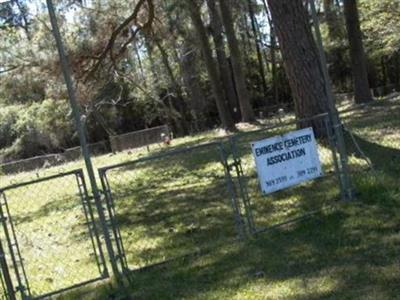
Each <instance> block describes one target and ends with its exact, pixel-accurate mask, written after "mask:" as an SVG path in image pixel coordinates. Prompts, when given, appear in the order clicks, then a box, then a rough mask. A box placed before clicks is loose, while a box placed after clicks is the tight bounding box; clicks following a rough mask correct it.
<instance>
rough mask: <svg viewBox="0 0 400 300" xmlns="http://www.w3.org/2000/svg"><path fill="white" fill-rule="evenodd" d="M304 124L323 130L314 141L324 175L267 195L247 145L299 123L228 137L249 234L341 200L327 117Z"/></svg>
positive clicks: (336, 164) (332, 139) (290, 128)
mask: <svg viewBox="0 0 400 300" xmlns="http://www.w3.org/2000/svg"><path fill="white" fill-rule="evenodd" d="M304 121H313V122H314V123H317V124H320V126H321V128H322V132H323V133H322V135H323V136H324V138H321V139H317V142H318V154H319V158H320V161H321V166H322V169H323V173H324V175H323V176H322V177H320V178H318V179H314V180H312V181H308V182H305V183H302V184H300V185H298V186H294V187H291V188H289V189H285V190H281V191H278V192H274V193H272V194H269V195H268V196H265V195H263V194H262V193H261V189H260V186H259V181H258V176H257V172H256V167H255V162H254V158H253V155H252V149H251V145H250V144H251V142H255V141H257V140H262V139H265V138H268V137H272V136H277V135H282V134H285V133H287V132H290V131H293V130H296V125H297V123H298V122H299V121H297V122H296V121H294V122H290V123H286V124H280V125H277V126H273V127H270V128H264V129H260V130H256V131H251V132H244V133H239V134H237V135H234V136H232V137H231V138H230V144H231V151H232V155H233V167H234V169H235V173H236V175H237V176H236V177H235V186H236V189H237V190H238V191H239V194H240V198H241V201H240V203H241V207H240V209H241V212H242V214H243V218H244V219H245V220H246V223H247V226H246V228H247V231H248V232H249V233H250V234H254V233H258V232H261V231H265V230H268V229H271V228H274V227H277V226H282V225H286V224H289V223H292V222H295V221H298V220H300V219H303V218H305V217H308V216H310V215H313V214H315V213H318V212H321V211H323V210H324V209H327V208H330V207H332V205H334V204H335V203H337V201H336V200H339V199H340V197H341V193H342V191H343V188H342V187H341V180H340V176H341V175H342V174H341V169H340V163H339V162H340V160H339V156H338V153H337V152H336V146H335V137H334V135H333V133H332V126H331V123H330V119H329V116H328V114H322V115H319V116H315V117H313V118H310V119H307V120H301V122H304Z"/></svg>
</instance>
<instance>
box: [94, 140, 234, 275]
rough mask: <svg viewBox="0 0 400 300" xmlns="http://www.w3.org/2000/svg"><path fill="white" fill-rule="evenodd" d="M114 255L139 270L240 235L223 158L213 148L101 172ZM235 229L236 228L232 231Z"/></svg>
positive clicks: (215, 145)
mask: <svg viewBox="0 0 400 300" xmlns="http://www.w3.org/2000/svg"><path fill="white" fill-rule="evenodd" d="M100 177H101V180H102V184H103V190H104V191H105V194H106V199H107V201H108V208H109V215H110V216H111V217H112V218H111V220H114V221H115V224H114V225H115V230H116V231H118V230H120V232H116V235H117V236H119V238H118V240H117V243H116V252H117V253H118V254H119V255H120V256H122V259H121V263H122V265H123V267H124V268H128V269H131V270H132V269H139V268H143V267H147V266H150V265H155V264H160V263H163V262H165V261H168V260H171V259H175V258H178V257H183V256H185V255H187V254H192V253H195V252H197V251H201V250H202V249H204V248H205V247H209V246H211V245H215V244H216V243H221V242H223V241H227V240H230V239H235V238H236V237H237V236H238V231H237V230H238V229H239V227H240V226H241V224H240V222H239V221H238V219H237V215H236V214H235V211H236V210H235V206H236V200H235V194H234V193H233V190H232V188H233V186H232V180H231V178H230V175H229V172H228V169H227V162H226V153H225V151H224V149H223V145H222V144H221V143H211V144H205V145H200V146H195V147H191V148H184V149H179V150H176V151H169V152H165V153H163V152H160V153H159V154H157V155H153V156H150V157H146V158H142V159H138V160H134V161H130V162H127V163H123V164H117V165H114V166H108V167H105V168H102V169H100ZM235 226H236V228H235Z"/></svg>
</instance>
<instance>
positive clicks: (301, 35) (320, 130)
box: [268, 0, 328, 136]
mask: <svg viewBox="0 0 400 300" xmlns="http://www.w3.org/2000/svg"><path fill="white" fill-rule="evenodd" d="M268 5H269V9H270V12H271V16H272V21H273V23H274V25H275V30H276V34H277V36H278V40H279V43H280V49H281V52H282V57H283V64H284V67H285V71H286V74H287V77H288V79H289V84H290V87H291V90H292V94H293V98H294V102H295V111H296V117H297V118H298V119H304V118H309V117H312V116H315V115H318V114H321V113H325V112H327V111H328V95H327V92H326V88H325V81H324V76H323V72H322V66H321V60H320V57H319V54H318V49H317V46H316V43H315V41H314V38H313V34H312V31H311V27H310V22H309V16H308V13H307V10H306V8H305V7H304V5H303V0H268ZM308 126H312V127H313V128H314V131H315V133H316V135H317V136H326V130H325V127H324V124H322V122H321V121H305V122H301V123H300V124H299V127H308Z"/></svg>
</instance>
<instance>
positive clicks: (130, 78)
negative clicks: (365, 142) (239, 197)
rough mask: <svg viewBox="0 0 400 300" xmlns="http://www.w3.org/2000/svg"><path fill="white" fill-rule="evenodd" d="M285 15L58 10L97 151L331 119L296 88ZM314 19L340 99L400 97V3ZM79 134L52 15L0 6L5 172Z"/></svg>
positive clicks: (349, 6) (139, 3)
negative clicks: (124, 139)
mask: <svg viewBox="0 0 400 300" xmlns="http://www.w3.org/2000/svg"><path fill="white" fill-rule="evenodd" d="M295 2H298V3H300V1H293V3H295ZM277 3H278V1H273V0H269V1H266V0H219V1H214V0H205V1H196V0H190V1H183V0H134V1H129V0H128V1H126V0H124V1H120V0H88V1H58V2H57V3H56V4H57V9H58V16H59V23H60V27H61V30H62V34H63V36H64V38H65V42H66V45H67V48H68V53H69V58H70V61H71V64H72V69H73V72H74V79H75V82H76V87H77V91H78V98H79V101H80V104H81V108H82V111H83V112H84V115H85V121H86V125H87V130H88V135H89V139H90V141H91V142H96V141H102V140H106V139H107V138H108V136H110V135H115V134H120V133H125V132H130V131H134V130H139V129H144V128H149V127H153V126H157V125H161V124H168V125H169V126H170V127H171V128H172V131H173V132H174V135H175V136H184V135H188V134H192V133H195V132H200V131H204V130H208V129H212V128H216V127H223V128H225V129H227V130H232V131H233V130H235V123H238V122H253V121H255V119H256V118H258V117H268V116H269V115H270V114H273V113H276V112H277V111H278V110H279V109H280V108H283V109H284V110H285V111H288V110H295V112H296V115H297V116H298V117H307V116H310V115H313V114H316V113H319V112H323V110H324V109H323V108H320V107H319V108H312V109H305V110H304V109H301V107H302V105H300V104H299V103H298V102H299V95H300V94H301V93H300V92H299V91H298V90H297V91H294V90H293V86H290V84H289V83H290V82H291V80H290V77H291V76H294V75H295V71H293V70H292V71H291V70H290V69H291V68H290V66H291V65H292V63H293V61H290V59H289V58H290V56H289V55H288V51H289V50H290V49H286V50H285V49H284V48H281V46H280V43H279V39H283V38H285V36H284V34H283V33H284V32H285V30H286V29H287V30H290V28H286V27H285V26H289V27H290V25H285V23H284V20H283V18H282V15H280V14H279V12H280V9H282V7H279V6H280V5H279V4H277ZM294 8H295V7H294ZM306 9H307V8H306ZM317 9H318V15H319V18H320V22H321V30H322V36H323V40H324V45H325V50H326V54H327V58H328V66H329V71H330V75H331V79H332V82H333V86H334V91H335V93H336V94H343V93H346V94H347V93H350V95H355V101H356V102H358V103H360V102H368V101H370V100H372V98H371V94H369V91H370V89H372V90H373V94H374V95H373V96H381V95H384V94H387V93H390V92H391V91H393V90H396V89H397V90H398V88H399V86H400V1H398V0H396V1H393V0H359V1H357V3H356V1H354V0H352V1H350V0H349V1H341V0H323V1H322V0H321V1H317ZM357 10H358V15H359V18H357V16H358V15H357ZM288 11H290V12H293V13H296V10H295V9H293V10H291V9H290V8H289V10H288ZM305 11H306V10H305ZM308 12H309V11H308ZM299 17H301V20H303V22H304V24H308V23H310V22H312V21H311V20H312V19H311V17H310V16H309V15H302V14H299ZM358 21H359V24H360V28H361V32H359V30H358V31H357V25H358ZM354 28H355V29H356V30H355V31H354ZM361 40H362V42H363V44H361V48H360V41H361ZM282 45H283V43H282ZM286 45H290V43H286ZM286 47H288V46H286ZM285 51H286V52H287V53H286V55H285ZM357 51H358V52H357ZM289 52H290V51H289ZM311 52H312V51H311ZM363 52H364V53H365V61H364V62H365V65H364V66H361V69H360V68H359V66H360V64H361V65H363V62H362V61H361V63H360V61H358V60H357V58H361V59H362V58H363V55H364V54H363ZM360 53H361V54H362V55H360ZM304 57H305V58H304V61H307V60H306V58H307V53H305V54H304ZM308 58H310V57H308ZM291 59H295V58H293V57H292V58H291ZM310 59H312V57H311V58H310ZM285 63H286V68H285ZM357 66H358V73H357ZM352 70H353V73H352ZM363 72H364V73H365V74H364V75H365V76H367V78H364V80H363V78H362V77H363V76H362V74H363ZM357 74H358V75H357ZM360 74H361V75H360ZM314 75H315V74H314ZM321 80H322V79H321ZM303 88H305V87H303ZM291 91H292V92H291ZM354 91H355V94H354ZM366 91H367V92H366ZM305 95H306V94H305ZM316 97H318V95H316ZM311 98H312V97H311ZM296 99H297V100H296ZM296 101H297V104H296ZM304 101H305V106H308V107H312V106H313V105H312V103H311V102H310V103H307V101H309V100H308V98H307V95H306V96H305V97H304ZM314 106H315V105H314ZM317 106H318V105H317ZM321 110H322V111H321ZM74 132H75V130H74V127H73V124H72V121H71V118H70V110H69V104H68V101H67V94H66V90H65V88H64V82H63V78H62V75H61V69H60V65H59V57H58V54H57V51H56V48H55V43H54V39H53V36H52V34H51V29H50V23H49V20H48V15H47V10H46V6H45V3H44V2H40V1H35V0H13V1H1V3H0V162H7V161H10V160H14V159H18V158H27V157H31V156H35V155H40V154H44V153H49V152H60V151H63V149H66V148H68V147H72V146H76V145H78V144H79V141H78V138H77V136H76V135H75V133H74Z"/></svg>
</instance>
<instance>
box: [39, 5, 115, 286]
mask: <svg viewBox="0 0 400 300" xmlns="http://www.w3.org/2000/svg"><path fill="white" fill-rule="evenodd" d="M46 3H47V9H48V12H49V17H50V22H51V26H52V29H53V30H52V31H53V35H54V38H55V41H56V44H57V50H58V54H59V56H60V62H61V67H62V72H63V75H64V80H65V84H66V86H67V91H68V98H69V101H70V105H71V109H72V114H73V118H74V122H75V126H76V129H77V131H78V135H79V140H80V144H81V149H82V156H83V157H84V160H85V165H86V171H87V174H88V176H89V180H90V184H91V188H92V193H93V196H94V200H95V204H96V208H97V211H98V214H99V219H100V223H101V226H102V231H103V234H104V240H105V244H106V248H107V252H108V254H109V258H110V264H111V267H112V270H113V273H114V275H115V276H116V277H117V280H120V274H119V272H118V267H117V264H116V262H115V256H114V250H113V246H112V242H111V237H110V235H109V231H108V228H107V225H106V223H105V216H104V211H103V207H102V204H101V197H100V192H99V189H98V187H97V183H96V177H95V173H94V169H93V165H92V161H91V157H90V152H89V148H88V146H87V141H86V134H85V130H84V127H83V125H82V122H81V114H80V109H79V106H78V103H77V99H76V94H75V88H74V85H73V81H72V76H71V74H72V72H71V68H70V64H69V60H68V57H67V54H66V52H65V49H64V45H63V41H62V38H61V34H60V30H59V28H58V24H57V18H56V14H55V10H54V6H53V3H52V1H51V0H46Z"/></svg>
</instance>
